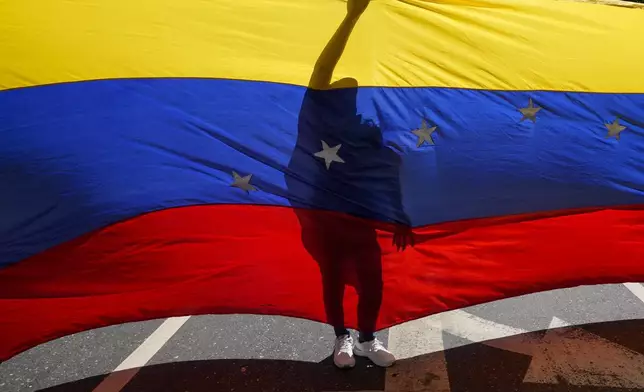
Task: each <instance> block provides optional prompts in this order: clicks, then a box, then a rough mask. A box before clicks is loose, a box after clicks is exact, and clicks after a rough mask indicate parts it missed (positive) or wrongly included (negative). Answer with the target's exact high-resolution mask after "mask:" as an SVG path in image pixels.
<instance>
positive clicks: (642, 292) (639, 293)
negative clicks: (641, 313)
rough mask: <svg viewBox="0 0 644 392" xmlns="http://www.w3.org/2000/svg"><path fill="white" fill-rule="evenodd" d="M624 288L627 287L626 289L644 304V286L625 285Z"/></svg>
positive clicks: (638, 284)
mask: <svg viewBox="0 0 644 392" xmlns="http://www.w3.org/2000/svg"><path fill="white" fill-rule="evenodd" d="M624 286H626V288H627V289H629V290H630V291H631V293H633V294H635V296H636V297H637V298H639V299H640V301H642V302H644V286H642V285H641V284H640V283H624Z"/></svg>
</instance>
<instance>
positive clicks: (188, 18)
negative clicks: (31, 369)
mask: <svg viewBox="0 0 644 392" xmlns="http://www.w3.org/2000/svg"><path fill="white" fill-rule="evenodd" d="M352 7H353V8H352ZM642 37H644V10H642V9H637V8H627V7H613V6H606V5H595V4H587V3H577V2H567V1H552V0H373V1H372V3H371V4H370V5H369V7H368V8H367V10H366V11H365V12H364V13H362V14H361V9H359V4H356V3H351V5H350V10H349V12H348V13H347V4H346V3H344V2H342V1H338V0H307V1H296V0H293V1H289V0H279V1H278V0H244V1H224V0H209V1H204V0H199V1H196V0H176V1H162V2H159V1H156V0H138V1H127V0H110V1H104V0H83V1H75V0H68V1H42V0H21V1H0V187H1V189H0V315H2V316H1V317H0V337H1V338H0V360H1V359H6V358H8V357H10V356H12V355H14V354H16V353H18V352H20V351H22V350H25V349H27V348H29V347H31V346H34V345H36V344H38V343H41V342H44V341H46V340H49V339H53V338H56V337H59V336H62V335H65V334H69V333H73V332H76V331H81V330H85V329H89V328H94V327H99V326H105V325H109V324H114V323H121V322H126V321H134V320H144V319H150V318H157V317H166V316H172V315H184V314H206V313H255V314H281V315H289V316H295V317H302V318H307V319H312V320H319V321H324V322H329V323H335V322H338V320H339V319H340V318H341V317H344V319H345V321H346V323H347V325H349V326H354V327H355V326H358V324H360V326H362V327H363V328H369V326H370V325H375V326H376V327H377V328H384V327H388V326H391V325H394V324H396V323H400V322H404V321H407V320H411V319H414V318H418V317H421V316H425V315H429V314H432V313H436V312H440V311H444V310H447V309H453V308H458V307H463V306H466V305H472V304H476V303H481V302H485V301H491V300H494V299H499V298H504V297H509V296H515V295H519V294H523V293H529V292H535V291H539V290H547V289H553V288H560V287H568V286H573V285H578V284H592V283H607V282H622V281H632V280H643V279H644V74H643V73H642V70H643V69H644V50H643V48H642V45H641V41H642ZM410 228H413V233H411V232H410ZM411 239H413V240H414V242H415V244H414V246H413V247H409V246H408V247H404V245H405V241H409V240H411ZM401 245H403V246H401ZM338 282H339V283H338ZM345 284H346V286H347V287H349V288H348V289H346V291H345V292H344V293H343V289H342V288H343V287H344V286H345ZM358 294H361V296H360V295H358ZM360 297H361V298H362V302H361V304H360V314H361V317H360V320H359V318H358V314H357V313H358V312H357V311H356V305H357V303H358V299H359V298H360ZM334 301H336V302H337V301H340V302H341V301H344V305H345V307H344V315H342V314H341V313H342V311H341V309H338V308H337V306H334V305H333V303H334ZM325 304H326V309H325ZM376 316H377V319H375V317H376Z"/></svg>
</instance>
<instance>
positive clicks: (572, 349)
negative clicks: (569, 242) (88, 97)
mask: <svg viewBox="0 0 644 392" xmlns="http://www.w3.org/2000/svg"><path fill="white" fill-rule="evenodd" d="M643 301H644V286H642V285H640V284H638V283H630V284H626V285H622V284H617V285H604V286H582V287H577V288H573V289H567V290H558V291H551V292H545V293H539V294H534V295H528V296H523V297H517V298H512V299H506V300H502V301H497V302H493V303H488V304H484V305H480V306H475V307H471V308H466V309H462V310H460V311H454V312H447V313H444V314H441V315H436V316H432V317H429V318H426V319H422V320H417V321H414V322H410V323H407V324H404V325H402V326H398V327H395V328H392V329H390V330H388V331H383V332H382V333H380V335H379V337H380V339H381V340H383V341H385V342H387V343H388V344H389V346H390V348H391V349H392V351H394V352H395V353H396V354H397V355H398V356H399V358H400V360H399V362H398V363H397V364H396V365H395V366H394V367H392V368H390V369H388V370H384V369H380V368H377V367H374V366H372V365H371V364H369V362H368V361H363V360H360V361H358V365H357V366H356V368H355V369H353V370H349V371H340V370H336V369H335V368H334V367H333V365H332V362H331V359H330V354H331V347H332V344H333V332H332V329H331V328H330V327H328V326H326V325H322V324H318V323H313V322H309V321H303V320H296V319H289V318H283V317H265V316H261V317H260V316H238V315H235V316H200V317H185V318H175V319H169V320H154V321H149V322H144V323H132V324H125V325H120V326H114V327H108V328H102V329H98V330H94V331H88V332H84V333H80V334H77V335H73V336H68V337H65V338H62V339H58V340H55V341H52V342H49V343H47V344H43V345H41V346H39V347H36V348H34V349H32V350H30V351H28V352H25V353H23V354H21V355H19V356H17V357H15V358H13V359H11V360H9V361H7V362H5V363H2V364H0V391H1V392H27V391H48V392H81V391H88V392H92V391H95V392H119V391H124V392H126V391H137V392H152V391H168V392H186V391H190V392H193V391H194V392H206V391H208V392H214V391H239V392H242V391H243V392H258V391H275V392H278V391H279V392H308V391H320V392H322V391H329V392H330V391H387V392H399V391H404V392H430V391H431V392H434V391H440V392H447V391H452V392H457V391H458V392H461V391H463V392H466V391H467V392H471V391H502V392H506V391H508V392H509V391H526V392H542V391H543V392H545V391H556V392H558V391H578V392H582V391H588V392H591V391H592V392H618V391H619V392H623V391H644V302H643ZM0 338H2V339H6V338H10V337H6V336H3V337H0Z"/></svg>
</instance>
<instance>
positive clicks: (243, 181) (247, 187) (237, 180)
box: [230, 171, 257, 192]
mask: <svg viewBox="0 0 644 392" xmlns="http://www.w3.org/2000/svg"><path fill="white" fill-rule="evenodd" d="M251 178H253V175H252V174H249V175H247V176H244V177H242V176H240V175H239V174H237V172H235V171H233V183H232V184H230V186H233V187H235V188H239V189H242V190H244V191H246V192H251V191H256V190H257V188H255V187H254V186H252V185H251V184H250V180H251Z"/></svg>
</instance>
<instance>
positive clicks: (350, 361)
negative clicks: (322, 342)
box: [333, 335, 356, 369]
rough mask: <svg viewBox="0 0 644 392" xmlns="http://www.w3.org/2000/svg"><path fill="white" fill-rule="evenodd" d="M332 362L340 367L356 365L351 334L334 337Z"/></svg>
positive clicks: (345, 367)
mask: <svg viewBox="0 0 644 392" xmlns="http://www.w3.org/2000/svg"><path fill="white" fill-rule="evenodd" d="M333 363H334V364H335V366H337V367H339V368H340V369H347V368H352V367H354V366H355V365H356V359H355V358H354V357H353V339H352V338H351V335H342V336H340V337H338V338H336V339H335V347H334V348H333Z"/></svg>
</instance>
